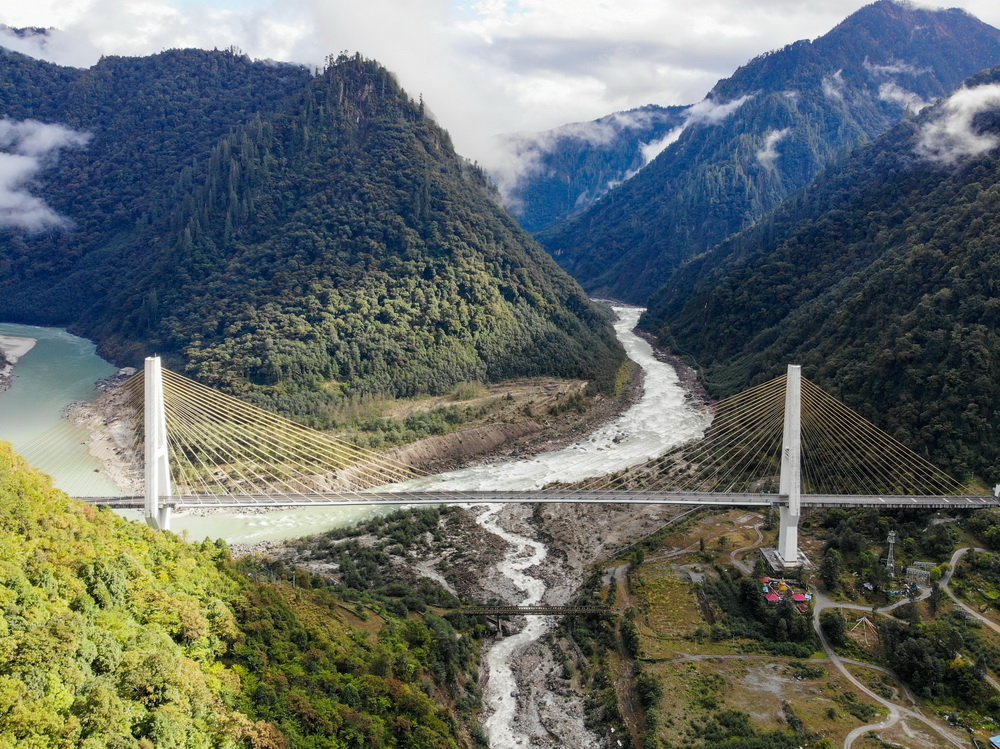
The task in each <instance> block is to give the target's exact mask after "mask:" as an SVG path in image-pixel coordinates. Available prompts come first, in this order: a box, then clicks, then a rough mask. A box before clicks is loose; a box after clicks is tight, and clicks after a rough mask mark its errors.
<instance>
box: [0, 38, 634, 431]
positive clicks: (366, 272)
mask: <svg viewBox="0 0 1000 749" xmlns="http://www.w3.org/2000/svg"><path fill="white" fill-rule="evenodd" d="M2 62H3V63H4V64H3V67H2V68H0V80H3V81H5V83H6V85H5V86H4V87H3V88H2V89H0V92H2V93H0V97H2V98H0V102H2V106H3V107H4V110H5V113H6V114H7V116H8V117H9V118H11V119H16V120H17V121H23V120H25V119H27V118H33V119H35V120H40V121H42V122H45V123H58V124H60V125H64V126H68V127H70V128H73V130H74V131H81V132H85V133H88V134H89V135H90V140H89V142H88V143H87V144H86V145H84V146H82V147H76V148H67V149H65V150H64V151H62V152H61V153H60V158H59V160H58V162H56V163H55V164H51V163H49V164H46V166H47V168H45V169H43V170H42V171H40V172H39V176H40V177H41V180H42V184H41V189H40V190H39V192H38V196H39V197H42V198H44V199H45V200H46V201H48V203H49V205H50V206H51V207H52V208H53V209H55V210H56V211H57V212H58V213H59V214H60V215H61V216H63V217H65V218H66V219H68V220H69V221H71V222H73V227H72V228H70V229H66V228H60V227H56V228H50V229H49V230H48V231H43V232H37V231H36V232H28V231H26V230H23V229H21V230H18V229H16V228H8V229H7V230H6V231H5V238H4V242H3V243H2V244H0V318H3V319H8V320H16V321H23V322H34V323H62V324H65V323H69V324H71V326H72V328H73V329H74V330H75V331H77V332H80V333H82V334H83V335H86V336H88V337H90V338H93V339H94V340H96V341H97V342H98V344H99V347H100V350H101V351H102V352H103V353H105V354H107V355H110V356H111V357H113V358H114V359H115V360H117V361H119V362H122V363H125V362H130V363H131V362H135V361H136V360H138V359H139V358H140V357H141V356H143V355H146V354H149V353H151V352H153V351H158V352H159V353H161V354H164V355H165V356H166V358H167V361H168V363H169V364H170V365H171V366H173V367H175V368H178V367H179V368H186V369H187V371H188V372H189V373H191V374H193V375H194V376H196V377H198V378H200V379H202V380H203V381H205V382H209V383H212V384H218V385H221V386H224V387H226V388H227V389H228V390H230V391H231V392H236V393H242V394H247V395H251V396H254V397H256V398H257V399H258V400H264V401H267V402H269V403H270V404H271V405H277V406H279V407H282V408H284V409H285V410H286V411H290V412H297V413H311V414H315V413H316V412H317V411H318V410H321V408H322V404H323V403H326V402H330V401H332V400H334V401H335V400H336V399H337V398H339V397H340V396H342V395H343V394H345V393H348V394H349V393H357V392H380V393H386V394H391V395H411V394H414V393H419V392H428V391H430V392H441V391H442V390H444V389H447V388H450V387H451V386H453V385H454V384H455V383H456V382H460V381H462V380H496V379H500V378H506V377H512V376H520V375H534V374H542V373H545V374H552V375H566V376H573V377H583V378H586V379H590V380H593V381H597V382H598V384H599V385H601V386H609V385H610V383H611V382H612V380H613V378H614V374H615V371H616V369H617V367H618V364H619V363H620V361H621V360H622V353H621V350H620V347H619V346H618V345H617V343H616V342H615V340H614V337H613V332H612V330H611V328H610V326H609V325H608V324H607V320H606V318H605V316H604V313H602V312H601V311H600V310H599V309H598V308H596V307H595V306H594V305H592V304H591V303H590V302H589V300H588V299H587V298H586V296H585V294H584V293H583V292H582V290H581V289H580V288H579V286H578V285H577V284H576V283H575V282H573V281H572V280H571V279H570V278H569V277H568V276H567V275H566V274H565V273H564V272H562V271H561V270H560V269H559V268H558V266H556V264H555V263H554V262H552V260H551V259H550V258H549V257H548V256H547V255H546V254H545V252H544V251H543V250H542V249H541V248H540V247H539V246H538V245H537V244H536V243H535V242H534V241H533V240H532V239H531V238H530V236H529V235H528V234H527V233H526V232H524V230H523V229H521V227H520V226H518V224H517V222H516V221H515V220H513V219H512V218H511V217H510V216H509V215H508V214H507V213H506V212H505V211H504V210H503V209H502V208H501V207H500V206H499V198H498V196H497V195H496V193H495V191H493V190H492V188H491V187H490V186H489V185H488V183H487V181H486V180H485V178H484V177H483V175H482V174H481V173H480V172H479V170H478V169H476V168H474V167H472V166H470V165H469V164H468V163H467V162H466V161H465V160H463V159H461V158H460V157H458V156H457V155H456V154H455V153H454V151H453V149H452V146H451V143H450V140H449V138H448V135H447V133H446V132H445V131H443V130H442V129H441V128H439V127H438V126H437V125H436V124H435V123H433V122H432V121H431V120H430V119H429V118H428V117H427V116H425V114H424V111H423V103H422V102H419V103H418V102H414V101H412V100H411V99H410V98H409V97H408V96H407V95H406V94H405V92H403V91H402V90H401V89H400V88H399V86H398V85H397V83H396V82H395V80H394V79H393V77H392V76H391V75H390V74H389V73H388V72H387V71H385V70H384V69H382V68H381V67H380V66H379V65H377V64H376V63H374V62H372V61H368V60H364V59H362V58H361V57H360V56H355V57H346V56H341V57H340V58H339V59H337V60H331V61H330V62H329V64H328V66H327V68H326V69H325V70H324V71H323V72H322V73H319V74H316V75H312V74H310V73H308V72H307V71H305V70H302V69H300V68H297V67H293V66H286V65H275V64H263V63H252V62H251V61H250V60H249V59H247V58H245V57H243V56H240V55H238V54H236V53H234V52H232V51H228V52H203V51H196V50H185V51H172V52H168V53H164V54H162V55H156V56H153V57H149V58H105V59H103V60H102V61H101V62H100V63H99V64H98V65H96V66H95V67H94V68H92V69H90V70H84V71H79V70H72V69H66V68H61V67H58V66H54V65H50V64H47V63H43V62H38V61H35V60H30V59H28V58H24V57H22V56H19V55H15V54H6V55H4V57H3V58H2Z"/></svg>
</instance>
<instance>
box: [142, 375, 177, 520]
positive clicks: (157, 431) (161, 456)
mask: <svg viewBox="0 0 1000 749" xmlns="http://www.w3.org/2000/svg"><path fill="white" fill-rule="evenodd" d="M143 384H144V389H145V409H144V417H145V418H144V429H145V459H146V470H145V486H146V507H145V510H146V522H147V523H149V525H151V526H152V527H153V528H160V529H163V530H169V529H170V511H171V507H170V505H168V504H164V503H163V502H162V498H163V497H169V496H170V455H169V446H168V444H167V411H166V402H165V400H164V396H163V370H162V369H161V367H160V357H158V356H149V357H146V368H145V370H144V380H143Z"/></svg>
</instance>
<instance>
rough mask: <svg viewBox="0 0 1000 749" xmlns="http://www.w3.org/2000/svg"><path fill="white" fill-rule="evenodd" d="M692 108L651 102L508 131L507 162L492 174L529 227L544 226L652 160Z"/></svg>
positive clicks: (585, 204) (590, 201)
mask: <svg viewBox="0 0 1000 749" xmlns="http://www.w3.org/2000/svg"><path fill="white" fill-rule="evenodd" d="M686 110H687V107H658V106H655V105H653V104H650V105H648V106H645V107H639V108H638V109H630V110H629V111H627V112H615V113H614V114H610V115H608V116H607V117H602V118H600V119H599V120H594V121H592V122H575V123H573V124H570V125H563V126H562V127H557V128H555V129H553V130H546V131H544V132H540V133H512V134H509V135H505V136H502V137H501V138H500V143H501V146H502V148H503V152H504V153H505V155H506V159H505V166H504V169H503V170H500V171H497V172H494V173H491V177H492V178H493V179H494V180H495V181H496V182H497V183H498V184H499V186H500V191H501V193H502V194H503V197H504V202H505V203H506V204H507V207H508V209H509V210H510V212H511V213H513V214H514V215H515V216H517V218H518V220H519V221H520V222H521V225H522V226H523V227H524V228H525V229H527V230H528V231H531V232H535V231H538V230H539V229H544V228H545V227H546V226H548V225H549V224H552V223H554V222H556V221H558V220H560V219H563V218H566V217H567V216H571V215H574V214H576V213H580V212H582V211H584V210H585V209H587V208H589V207H590V206H591V205H593V204H594V202H595V201H596V200H597V199H598V198H600V197H601V196H602V195H604V194H605V193H606V192H607V191H608V190H610V189H612V188H613V187H615V186H616V185H618V184H619V183H621V182H624V181H625V180H626V179H629V178H630V177H631V176H632V175H634V174H635V173H636V172H638V171H639V170H640V169H641V168H642V167H644V166H645V165H646V164H647V163H649V161H650V159H652V158H653V157H655V156H656V153H657V147H658V145H659V144H662V143H663V142H664V139H666V138H668V136H669V134H670V133H671V132H672V131H673V130H674V129H675V128H677V127H679V126H680V125H681V124H682V123H683V122H684V112H685V111H686Z"/></svg>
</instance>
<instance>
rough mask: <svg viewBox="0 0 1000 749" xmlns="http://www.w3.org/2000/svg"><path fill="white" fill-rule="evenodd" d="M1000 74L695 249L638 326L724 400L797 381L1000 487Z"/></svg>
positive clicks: (976, 81) (977, 80)
mask: <svg viewBox="0 0 1000 749" xmlns="http://www.w3.org/2000/svg"><path fill="white" fill-rule="evenodd" d="M998 146H1000V68H995V69H993V70H992V71H988V72H985V73H982V74H980V75H978V76H976V77H974V78H972V79H970V81H969V82H968V88H963V89H961V90H959V91H958V92H957V93H956V94H954V95H953V96H952V97H950V98H949V99H947V100H945V101H944V102H942V103H941V104H939V105H937V106H935V107H934V108H932V109H930V110H926V111H925V112H923V113H922V114H921V115H920V116H919V117H917V118H915V119H910V120H906V121H904V122H903V123H901V124H900V125H898V126H897V127H895V128H894V129H892V130H891V131H890V132H888V133H886V134H885V135H884V136H883V137H881V138H880V139H879V140H877V141H875V142H874V143H871V144H869V145H867V146H865V147H863V148H861V149H859V150H858V151H857V152H856V153H855V154H853V155H852V156H851V158H850V159H849V160H847V161H846V162H845V163H843V164H842V165H839V166H836V167H831V168H830V169H829V170H828V171H827V172H825V173H824V174H822V175H821V176H820V177H819V178H818V179H817V180H816V181H815V182H814V183H813V184H812V185H811V186H810V187H808V188H807V189H806V190H804V191H803V192H801V193H800V194H799V195H798V196H796V197H795V198H794V199H792V200H789V201H788V202H787V203H786V204H785V205H784V206H782V208H781V209H779V210H778V211H776V212H775V213H774V214H773V215H772V216H770V217H768V218H767V219H765V220H763V221H761V222H760V223H759V224H757V225H756V226H755V227H753V228H752V229H750V230H748V231H746V232H744V233H742V234H739V235H737V236H735V237H733V238H731V239H730V240H728V241H726V242H724V243H722V244H721V245H720V246H719V247H717V248H715V249H713V250H712V251H711V252H709V253H706V254H704V255H702V256H701V257H699V258H696V259H694V260H692V261H691V262H689V263H688V264H686V265H685V266H684V267H682V268H681V269H680V270H678V272H677V273H676V274H675V276H674V278H673V279H672V281H671V283H670V284H669V285H668V286H666V287H664V288H663V289H661V290H660V291H659V292H658V293H657V295H656V296H655V297H654V298H653V299H652V300H651V302H650V307H649V312H648V314H647V316H646V318H645V320H644V323H643V324H644V326H646V327H647V328H648V329H650V330H652V331H655V332H656V334H657V335H658V336H660V338H661V339H662V340H663V341H664V342H665V343H666V344H667V345H669V346H671V347H673V348H674V349H675V350H676V351H677V352H679V353H684V354H688V355H690V356H691V357H692V358H693V360H694V361H696V362H697V365H698V366H699V367H701V368H702V369H703V371H704V373H705V380H706V383H707V384H708V386H709V387H710V388H711V389H712V390H713V391H714V392H715V393H717V394H719V395H724V394H728V393H732V392H735V391H738V390H740V389H741V388H744V387H746V386H747V385H750V384H753V383H756V382H760V381H763V380H766V379H768V378H770V377H773V376H775V375H777V374H780V373H782V372H783V371H784V369H785V366H786V364H788V363H801V364H802V365H803V367H804V374H805V376H806V377H809V378H810V379H812V380H813V381H815V382H816V383H817V384H819V385H820V386H821V387H823V388H826V389H827V390H828V391H830V392H831V393H832V394H834V395H835V396H837V397H838V398H840V399H841V400H843V401H844V402H845V403H847V404H848V405H850V406H851V407H853V408H855V409H857V410H858V411H860V412H861V413H862V414H863V415H864V416H866V417H867V418H869V419H870V420H871V421H873V422H875V423H876V424H878V425H879V426H881V427H882V428H884V429H887V430H888V431H889V433H890V434H892V435H893V436H895V437H896V438H897V439H899V440H900V441H901V442H903V443H905V444H907V445H909V446H912V447H916V448H918V449H920V450H921V451H923V452H924V453H925V454H926V455H928V456H929V457H930V458H931V459H932V460H934V461H935V462H937V463H938V464H939V465H941V466H942V467H946V468H948V469H950V470H952V471H953V472H954V473H955V475H957V476H961V475H963V474H968V473H970V472H971V473H974V474H977V475H979V476H982V477H985V478H986V479H987V480H989V481H990V482H994V481H997V480H1000V410H998V404H1000V383H998V381H997V377H996V373H997V369H998V367H1000V254H998V252H997V247H998V246H1000V152H998V150H997V148H998Z"/></svg>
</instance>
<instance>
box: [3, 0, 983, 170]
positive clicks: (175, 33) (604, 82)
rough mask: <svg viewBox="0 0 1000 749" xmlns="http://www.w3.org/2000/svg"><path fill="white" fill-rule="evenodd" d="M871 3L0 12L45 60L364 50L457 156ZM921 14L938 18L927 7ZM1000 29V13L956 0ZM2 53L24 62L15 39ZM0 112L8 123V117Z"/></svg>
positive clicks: (413, 1)
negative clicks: (35, 30) (420, 101)
mask: <svg viewBox="0 0 1000 749" xmlns="http://www.w3.org/2000/svg"><path fill="white" fill-rule="evenodd" d="M865 4H866V0H615V1H614V2H612V1H611V0H0V23H4V24H7V25H8V26H14V27H20V26H39V27H54V28H58V29H60V30H61V32H62V33H60V34H58V35H55V36H54V37H53V38H52V39H51V40H50V41H49V42H48V43H47V46H46V48H45V49H44V50H41V51H40V50H39V49H37V47H36V48H34V49H28V48H26V47H21V48H20V49H21V51H24V52H27V53H29V54H33V55H34V56H39V57H45V58H46V59H50V60H52V61H54V62H59V63H62V64H66V65H75V66H78V67H87V66H89V65H92V64H93V63H94V62H96V61H97V59H98V58H99V56H100V55H101V54H120V55H143V54H149V53H155V52H158V51H160V50H163V49H168V48H174V47H203V48H213V47H217V48H220V49H223V48H226V47H229V46H232V45H235V46H237V47H239V48H240V49H242V50H243V51H244V52H246V53H247V54H249V55H250V56H251V57H254V58H270V59H275V60H285V61H293V62H301V63H305V64H308V65H311V66H320V65H322V63H323V60H324V59H325V57H326V56H327V55H329V54H336V53H338V52H340V51H348V52H351V53H353V52H355V51H359V52H361V53H362V54H363V55H365V56H366V57H371V58H375V59H376V60H378V61H380V62H381V63H383V64H384V65H385V66H386V67H388V68H389V69H390V70H392V71H393V72H395V73H396V74H397V76H398V77H399V79H400V81H401V82H402V84H403V86H404V87H405V88H406V89H407V91H408V92H409V93H410V95H411V96H413V97H414V98H415V97H417V96H418V95H421V94H422V95H423V97H424V99H425V101H426V103H427V106H428V107H429V109H430V110H431V111H432V112H433V113H434V114H435V115H436V117H437V119H438V121H439V122H440V123H441V124H442V125H443V126H444V127H446V128H447V129H448V130H449V131H450V132H451V134H452V137H453V139H454V141H455V144H456V147H457V148H458V150H459V152H460V153H462V154H463V155H465V156H468V157H470V158H474V159H478V160H480V161H481V162H483V163H484V164H486V165H488V166H489V165H490V161H491V153H492V151H491V148H490V141H491V138H492V136H493V135H494V134H496V133H502V132H511V131H520V130H543V129H548V128H551V127H555V126H558V125H561V124H564V123H567V122H573V121H580V120H590V119H595V118H597V117H600V116H603V115H605V114H609V113H611V112H614V111H617V110H622V109H629V108H631V107H636V106H641V105H643V104H650V103H655V104H661V105H668V104H692V103H694V102H697V101H699V100H701V99H702V97H704V95H705V94H706V93H707V92H708V90H709V89H710V88H711V87H712V85H713V84H714V83H715V82H716V81H717V80H718V79H719V78H723V77H726V76H728V75H729V74H730V73H732V72H733V70H735V69H736V68H737V67H738V66H740V65H741V64H743V63H744V62H746V61H747V60H749V59H750V58H752V57H754V56H756V55H758V54H760V53H762V52H766V51H768V50H771V49H776V48H779V47H782V46H784V45H785V44H788V43H791V42H793V41H796V40H797V39H806V38H809V39H812V38H815V37H817V36H819V35H821V34H824V33H826V32H827V31H829V30H830V29H831V28H833V27H834V26H835V25H836V24H837V23H839V22H840V21H841V20H843V19H844V18H845V17H846V16H848V15H850V14H851V13H853V12H854V11H855V10H857V9H858V8H860V7H861V6H863V5H865ZM917 4H919V5H924V6H926V7H937V6H938V4H937V3H927V2H923V1H922V2H919V3H917ZM949 6H956V7H961V8H964V9H965V10H967V11H969V12H970V13H972V14H974V15H976V16H978V17H979V18H980V19H982V20H984V21H986V22H987V23H990V24H992V25H994V26H997V27H1000V3H998V2H997V0H953V2H951V3H949ZM0 43H2V44H3V46H9V47H17V43H16V42H12V41H11V40H10V39H9V38H6V39H0ZM2 114H3V113H2V112H0V116H2Z"/></svg>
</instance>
